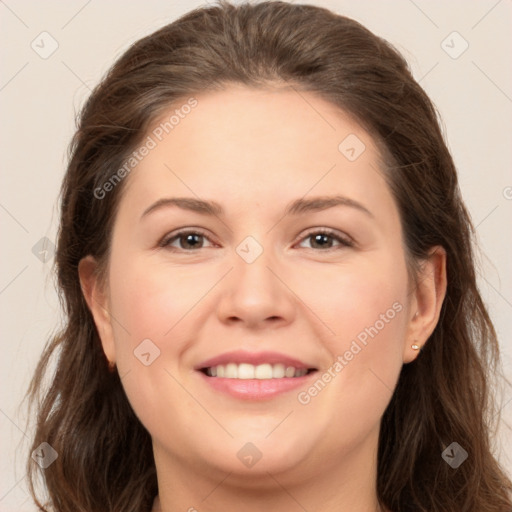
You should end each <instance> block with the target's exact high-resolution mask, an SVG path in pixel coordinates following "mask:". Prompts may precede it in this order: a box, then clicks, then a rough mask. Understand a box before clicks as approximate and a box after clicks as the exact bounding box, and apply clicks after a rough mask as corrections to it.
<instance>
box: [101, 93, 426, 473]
mask: <svg viewBox="0 0 512 512" xmlns="http://www.w3.org/2000/svg"><path fill="white" fill-rule="evenodd" d="M196 99H197V105H196V106H195V107H194V108H190V109H189V108H185V109H182V110H180V106H179V105H178V106H175V107H173V108H172V109H169V112H168V113H167V114H166V115H165V116H163V117H162V122H165V121H168V120H169V117H170V116H171V115H172V114H173V113H174V111H175V110H176V108H178V110H179V111H180V112H181V116H179V122H175V124H173V125H172V129H171V128H169V127H170V126H171V125H169V124H168V125H167V131H168V134H166V133H165V129H163V128H162V125H160V121H159V122H158V123H156V124H155V126H154V127H153V128H152V130H151V131H150V132H148V134H147V136H149V137H150V138H151V140H152V142H149V139H147V138H146V139H145V143H146V145H147V147H148V148H149V149H148V151H144V150H142V151H139V153H138V154H139V157H140V162H139V163H138V165H137V166H136V168H135V169H134V170H133V171H131V173H130V174H129V176H127V177H126V178H125V179H126V180H128V181H127V183H126V185H127V187H126V189H125V190H124V192H123V196H122V199H121V202H120V207H119V211H118V213H117V217H116V220H115V225H114V229H113V235H112V251H111V255H110V260H109V268H108V281H109V286H108V290H107V293H106V296H105V302H104V303H103V305H104V307H105V309H106V310H107V311H108V313H109V314H108V317H107V319H106V320H105V321H103V320H101V319H100V320H98V316H101V315H99V314H96V316H95V319H96V323H97V325H98V327H99V331H100V334H101V338H102V343H103V347H104V350H105V353H106V354H107V356H108V357H109V358H110V359H111V360H115V361H116V364H117V367H118V371H119V374H120V376H121V378H122V384H123V386H124V389H125V391H126V394H127V396H128V399H129V401H130V403H131V405H132V407H133V409H134V410H135V412H136V414H137V416H138V417H139V418H140V420H141V422H142V423H143V424H144V426H145V427H146V428H147V430H148V431H149V433H150V434H151V436H152V438H153V442H154V450H155V457H156V460H157V465H158V464H162V465H163V464H170V461H179V462H180V463H181V464H182V465H186V466H188V467H194V468H197V470H198V471H205V470H211V469H212V468H216V469H217V470H221V471H224V472H226V473H227V472H231V473H232V474H242V475H243V474H251V475H257V474H266V472H270V473H272V474H277V473H279V474H282V475H283V477H282V478H283V480H285V479H286V477H285V475H287V474H292V473H293V474H294V476H295V478H296V477H297V476H298V475H300V476H301V477H304V478H307V477H308V475H309V474H310V473H311V472H314V471H317V469H318V466H319V465H321V466H322V468H324V469H328V468H329V467H335V466H336V464H339V462H340V460H341V461H347V462H349V461H356V460H362V459H359V458H360V457H362V454H365V455H366V457H365V460H368V459H372V458H374V457H376V454H375V447H376V443H377V439H378V431H379V422H380V418H381V416H382V414H383V413H384V411H385V409H386V406H387V405H388V403H389V401H390V399H391V396H392V392H393V389H394V387H395V385H396V382H397V379H398V376H399V373H400V370H401V367H402V365H403V364H404V362H409V361H411V360H412V359H413V358H414V357H415V353H414V351H413V350H412V349H411V348H410V345H411V343H413V342H414V340H413V339H412V338H411V325H412V324H411V322H413V320H412V319H413V315H414V312H415V311H416V310H417V296H416V293H415V291H414V290H413V291H412V292H411V287H410V283H409V282H408V277H407V270H406V262H405V254H404V246H403V239H402V233H401V225H400V218H399V214H398V211H397V207H396V205H395V203H394V200H393V198H392V196H391V193H390V191H389V189H388V186H387V185H386V182H385V180H384V178H383V176H382V174H381V164H380V162H379V154H378V151H377V149H376V146H375V145H374V143H373V141H372V139H371V137H370V136H369V135H368V133H366V132H365V131H364V130H363V129H361V127H360V126H359V125H358V124H356V123H355V122H353V121H351V120H350V119H349V118H348V117H347V116H345V115H343V113H342V112H340V111H338V110H336V109H335V108H334V106H333V105H331V104H330V103H328V102H326V101H324V100H322V99H320V98H318V97H317V96H315V95H313V94H310V93H306V92H300V94H299V93H298V92H296V91H295V90H292V89H290V88H288V89H282V90H272V91H270V90H253V89H247V88H243V87H241V86H229V87H228V88H226V89H225V90H224V91H222V92H212V93H205V94H202V95H198V96H196ZM183 103H184V104H185V103H186V101H184V102H183ZM184 112H188V114H184ZM174 121H176V119H175V120H174ZM157 135H158V136H157ZM160 139H161V140H160ZM153 146H155V147H153ZM142 153H145V156H143V155H142ZM137 158H138V157H137ZM177 198H179V199H180V200H181V203H180V204H181V206H180V204H179V203H178V202H175V203H173V202H171V200H174V199H177ZM184 199H187V201H184ZM317 199H318V200H317ZM327 199H330V200H332V202H331V203H329V202H325V203H324V202H323V201H324V200H327ZM334 199H336V200H339V201H338V202H336V204H335V202H334ZM105 200H108V199H105ZM202 202H205V203H215V205H214V207H213V209H212V210H213V211H214V213H208V208H207V207H206V206H201V207H200V208H199V207H198V206H199V205H202V204H203V203H202ZM192 207H194V208H192ZM181 231H185V233H184V234H182V235H181V236H178V235H179V232H181ZM322 231H328V233H327V234H322ZM189 232H192V234H190V233H189ZM187 233H189V234H188V235H187ZM102 322H103V323H102ZM306 372H308V373H307V374H305V375H304V373H306ZM215 374H216V376H213V375H215ZM220 375H224V377H221V376H220ZM291 375H293V376H291ZM235 377H236V378H235Z"/></svg>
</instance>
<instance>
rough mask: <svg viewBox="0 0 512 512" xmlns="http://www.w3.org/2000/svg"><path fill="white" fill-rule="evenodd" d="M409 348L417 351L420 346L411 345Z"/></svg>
mask: <svg viewBox="0 0 512 512" xmlns="http://www.w3.org/2000/svg"><path fill="white" fill-rule="evenodd" d="M411 348H412V349H413V350H419V349H420V346H419V345H416V343H413V344H412V345H411Z"/></svg>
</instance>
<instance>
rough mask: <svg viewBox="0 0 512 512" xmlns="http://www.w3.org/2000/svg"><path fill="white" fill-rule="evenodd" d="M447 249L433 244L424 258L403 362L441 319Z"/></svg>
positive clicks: (413, 354)
mask: <svg viewBox="0 0 512 512" xmlns="http://www.w3.org/2000/svg"><path fill="white" fill-rule="evenodd" d="M446 286H447V277H446V251H445V249H444V248H443V247H441V246H435V247H433V248H432V249H431V250H430V252H429V255H428V257H427V259H426V260H425V261H424V262H423V264H422V268H421V272H420V273H419V274H418V276H417V282H416V285H415V288H414V290H413V291H412V301H411V308H410V314H411V318H410V319H409V329H408V336H407V339H406V344H405V347H404V354H403V360H404V363H410V362H412V361H414V360H415V359H416V357H418V355H419V353H420V350H421V349H422V348H423V346H424V345H425V343H427V340H428V338H429V337H430V335H431V334H432V333H433V332H434V329H435V327H436V325H437V323H438V321H439V317H440V314H441V308H442V305H443V301H444V298H445V295H446Z"/></svg>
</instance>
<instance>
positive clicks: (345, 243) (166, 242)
mask: <svg viewBox="0 0 512 512" xmlns="http://www.w3.org/2000/svg"><path fill="white" fill-rule="evenodd" d="M187 235H200V236H202V237H204V238H206V239H208V240H209V241H210V242H211V240H210V238H209V237H208V236H207V235H206V233H204V232H203V231H201V230H200V229H184V230H182V231H178V232H177V233H174V234H173V235H172V236H171V237H164V238H163V239H162V241H161V242H160V243H159V244H158V245H159V247H162V248H164V249H169V250H171V251H173V252H180V251H182V252H184V253H191V252H198V251H199V250H200V249H205V247H200V248H199V249H181V248H177V247H171V245H170V244H171V243H172V242H174V241H175V240H179V239H180V238H182V237H184V236H187ZM313 235H326V236H330V237H332V238H334V239H335V240H336V241H338V242H339V243H340V245H339V246H337V247H336V246H335V247H329V248H327V249H317V252H331V251H336V250H339V249H341V248H344V247H353V246H354V242H353V241H352V240H351V239H349V238H348V237H343V236H340V235H339V234H338V233H337V232H336V231H333V230H331V229H328V228H314V230H311V231H309V232H308V233H306V234H305V235H304V236H303V237H302V238H301V239H300V240H299V241H303V240H306V239H307V238H310V237H312V236H313ZM306 249H310V250H315V249H314V248H309V247H306Z"/></svg>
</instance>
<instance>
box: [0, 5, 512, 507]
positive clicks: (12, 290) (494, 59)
mask: <svg viewBox="0 0 512 512" xmlns="http://www.w3.org/2000/svg"><path fill="white" fill-rule="evenodd" d="M204 3H205V2H200V1H197V2H196V1H193V0H190V1H164V0H144V1H143V2H142V1H140V2H135V1H133V2H123V1H121V0H110V1H101V2H100V1H98V0H92V1H85V0H80V1H77V0H73V1H67V2H63V1H56V0H50V1H45V2H35V1H32V2H29V1H22V0H5V1H1V0H0V33H1V38H2V43H3V44H2V47H1V50H0V51H1V62H2V66H1V70H0V107H1V112H2V118H1V119H2V122H1V142H0V144H1V145H0V155H1V163H2V173H1V188H0V191H1V192H0V223H1V233H2V251H3V257H2V265H1V266H0V301H1V315H2V316H1V333H2V344H1V348H2V357H0V367H1V379H2V381H1V388H0V389H1V392H0V393H1V394H0V430H1V452H0V453H1V458H0V511H14V510H16V511H33V510H35V507H34V506H33V505H32V504H31V500H30V499H29V497H28V494H27V492H26V478H25V473H24V463H25V453H26V452H25V451H24V450H27V446H28V435H30V426H28V427H27V425H26V415H25V413H24V409H23V408H21V409H20V407H19V404H20V400H21V399H22V396H23V394H24V392H25V390H26V387H27V385H28V382H29V379H30V376H31V374H32V372H33V370H34V367H35V364H36V361H37V359H38V357H39V355H40V353H41V350H42V348H43V345H44V343H45V342H46V339H47V337H48V335H49V334H50V332H51V331H52V330H54V329H55V327H56V326H57V325H58V322H59V321H60V313H59V304H58V299H57V295H56V292H55V290H54V288H53V284H52V283H53V278H52V275H51V263H52V260H49V261H47V262H46V263H44V262H42V261H40V260H39V259H38V258H37V257H36V256H35V255H34V254H33V252H32V248H33V246H34V245H35V244H37V243H38V242H39V241H40V239H41V238H42V237H48V238H49V239H50V240H52V241H54V240H55V234H56V227H57V220H58V214H57V209H56V199H57V194H58V190H59V186H60V182H61V179H62V177H63V173H64V170H65V164H66V151H67V145H68V143H69V141H70V138H71V136H72V134H73V129H74V116H75V112H76V111H78V109H79V108H80V107H81V105H82V104H83V102H84V100H85V99H86V97H87V96H88V94H89V92H90V89H91V88H92V87H93V86H94V85H95V84H96V83H97V82H98V80H99V79H100V77H101V76H102V75H103V73H104V72H106V71H107V69H108V68H109V67H110V65H111V64H112V63H113V62H114V60H115V59H116V58H117V57H119V56H120V55H121V53H122V52H123V51H124V50H125V49H126V48H127V47H128V46H129V45H130V44H131V43H132V42H134V41H135V40H137V39H139V38H140V37H142V36H144V35H146V34H148V33H150V32H152V31H153V30H155V29H157V28H160V27H161V26H163V25H164V24H166V23H169V22H170V21H172V20H174V19H175V18H177V17H178V16H179V15H181V14H183V13H184V12H186V11H188V10H190V9H192V8H194V7H197V6H199V5H202V4H204ZM295 3H305V2H301V1H299V0H295ZM310 3H312V4H316V5H321V6H324V7H328V8H330V9H332V10H334V11H336V12H338V13H340V14H344V15H347V16H350V17H353V18H355V19H356V20H358V21H360V22H362V23H363V24H364V25H365V26H367V27H368V28H369V29H370V30H372V31H374V32H375V33H376V34H378V35H380V36H382V37H384V38H386V39H387V40H389V41H390V42H391V43H393V44H394V45H395V46H396V47H397V48H398V49H399V50H400V51H402V53H403V54H404V55H405V57H406V58H407V60H408V61H409V63H410V65H411V67H412V70H413V72H414V75H415V77H416V78H417V79H418V80H419V81H420V83H421V85H422V86H423V87H424V88H425V90H426V91H427V93H428V94H429V95H430V97H431V98H432V99H433V101H434V103H435V104H436V105H437V107H438V108H439V111H440V113H441V115H442V119H443V125H444V127H445V128H444V129H445V133H446V136H447V140H448V143H449V147H450V149H451V151H452V154H453V156H454V158H455V163H456V165H457V167H458V170H459V175H460V182H461V188H462V192H463V196H464V198H465V200H466V203H467V205H468V207H469V210H470V212H471V215H472V218H473V221H474V224H475V225H476V226H477V231H478V238H479V242H480V244H481V249H482V257H481V266H480V268H479V283H480V286H481V290H482V294H483V296H484V299H485V301H486V303H487V304H488V306H489V309H490V312H491V315H492V318H493V320H494V321H495V325H496V328H497V331H498V334H499V338H500V343H501V348H502V356H503V368H504V373H505V375H507V376H508V378H509V379H510V378H512V342H511V341H510V332H511V328H512V321H511V318H512V291H511V284H512V272H511V266H510V252H511V249H512V238H511V237H510V232H511V225H512V175H511V172H510V170H511V163H512V154H511V150H510V134H511V124H512V115H511V114H512V70H511V67H510V57H511V46H512V38H511V37H510V36H511V29H512V23H511V21H512V4H511V1H510V0H500V1H497V0H485V1H484V0H481V1H472V2H470V1H467V0H465V1H463V0H457V1H454V0H452V1H450V2H446V1H441V0H436V1H426V0H414V1H413V0H396V1H377V0H364V1H361V0H358V1H342V0H311V2H310ZM43 31H47V32H48V33H49V34H51V37H52V38H53V39H55V40H56V41H57V43H58V49H57V50H56V51H55V53H53V54H52V55H51V56H49V57H48V58H46V59H43V58H41V56H40V55H39V54H38V53H36V51H34V50H33V49H32V47H31V44H33V45H34V46H36V45H38V48H39V50H38V51H39V52H43V51H48V49H49V48H51V46H50V39H49V38H48V36H40V34H41V33H42V32H43ZM454 31H457V32H458V33H459V34H460V36H461V37H462V38H463V39H462V38H461V37H459V36H457V35H450V34H452V33H453V32H454ZM448 36H449V37H448ZM43 37H46V39H45V40H44V41H43V42H41V39H42V38H43ZM447 38H448V39H447ZM33 41H34V43H32V42H33ZM443 41H445V42H444V43H443ZM464 41H466V42H467V44H469V47H468V48H467V50H466V51H465V52H464V53H462V54H461V55H460V56H458V57H457V58H453V57H455V56H457V54H458V53H459V52H460V51H461V50H462V49H463V48H464V45H465V43H464ZM43 47H44V48H43ZM450 54H451V55H450ZM502 417H503V420H502V424H501V425H502V426H501V429H500V435H499V437H498V441H497V444H496V454H497V455H498V457H499V458H500V459H501V460H502V462H503V463H504V465H505V467H506V468H507V471H508V472H509V473H510V474H511V475H512V434H511V431H510V430H509V429H507V428H506V425H505V423H507V424H508V425H510V424H512V392H511V390H510V389H509V388H506V389H505V391H504V393H503V407H502ZM506 454H508V456H507V455H506ZM440 456H441V455H440ZM469 456H470V457H471V454H469Z"/></svg>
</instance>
